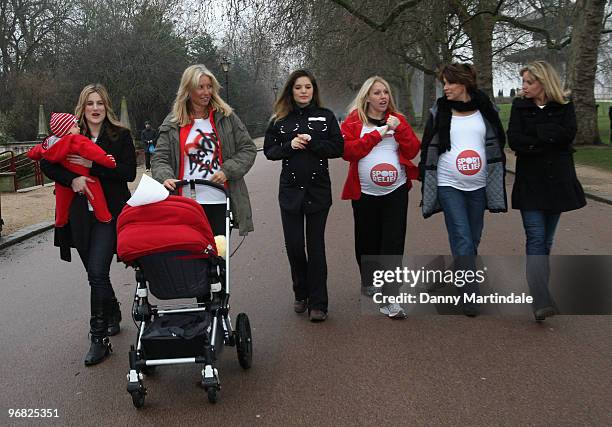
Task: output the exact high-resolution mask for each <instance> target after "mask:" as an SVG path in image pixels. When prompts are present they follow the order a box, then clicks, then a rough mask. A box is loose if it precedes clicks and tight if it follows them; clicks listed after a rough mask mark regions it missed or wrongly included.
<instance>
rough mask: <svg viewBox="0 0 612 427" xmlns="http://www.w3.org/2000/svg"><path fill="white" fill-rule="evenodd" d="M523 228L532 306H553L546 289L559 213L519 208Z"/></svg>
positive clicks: (535, 308)
mask: <svg viewBox="0 0 612 427" xmlns="http://www.w3.org/2000/svg"><path fill="white" fill-rule="evenodd" d="M521 217H522V218H523V227H524V228H525V235H526V244H525V250H526V254H527V268H526V270H527V284H528V285H529V292H530V293H531V296H532V297H533V308H534V310H537V309H539V308H543V307H551V306H552V307H554V305H555V304H554V301H553V299H552V297H551V296H550V292H549V290H548V281H549V279H550V264H549V257H548V256H549V255H550V249H551V248H552V244H553V239H554V237H555V231H556V230H557V224H558V223H559V218H560V217H561V214H559V213H548V212H546V211H530V210H521Z"/></svg>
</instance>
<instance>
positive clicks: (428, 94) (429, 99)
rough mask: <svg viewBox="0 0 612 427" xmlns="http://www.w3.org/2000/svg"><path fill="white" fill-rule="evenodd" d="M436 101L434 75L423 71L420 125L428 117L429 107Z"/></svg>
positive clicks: (422, 125) (423, 123) (425, 121)
mask: <svg viewBox="0 0 612 427" xmlns="http://www.w3.org/2000/svg"><path fill="white" fill-rule="evenodd" d="M434 102H436V76H434V75H432V74H426V73H423V107H422V108H421V123H420V125H421V127H425V123H427V119H428V118H429V109H430V108H431V107H432V106H433V105H434Z"/></svg>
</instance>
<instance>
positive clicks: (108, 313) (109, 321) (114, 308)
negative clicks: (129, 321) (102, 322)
mask: <svg viewBox="0 0 612 427" xmlns="http://www.w3.org/2000/svg"><path fill="white" fill-rule="evenodd" d="M104 316H105V317H106V328H107V330H106V333H107V334H108V336H113V335H117V334H118V333H119V331H120V330H121V328H120V326H119V322H121V308H120V307H119V301H117V298H115V297H113V298H111V299H107V300H105V301H104Z"/></svg>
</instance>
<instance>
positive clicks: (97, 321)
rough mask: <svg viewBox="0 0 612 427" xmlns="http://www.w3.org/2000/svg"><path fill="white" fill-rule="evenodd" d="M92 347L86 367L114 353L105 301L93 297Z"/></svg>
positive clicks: (86, 357) (90, 322) (87, 356)
mask: <svg viewBox="0 0 612 427" xmlns="http://www.w3.org/2000/svg"><path fill="white" fill-rule="evenodd" d="M89 326H90V330H89V333H90V335H91V346H90V347H89V351H88V352H87V355H86V356H85V366H91V365H95V364H97V363H100V362H102V361H103V360H104V359H106V358H107V357H108V356H109V355H110V353H111V352H112V347H111V345H110V341H109V339H108V335H107V331H106V329H107V326H106V319H105V318H104V300H103V299H100V298H96V296H95V295H94V292H93V291H92V295H91V318H90V319H89Z"/></svg>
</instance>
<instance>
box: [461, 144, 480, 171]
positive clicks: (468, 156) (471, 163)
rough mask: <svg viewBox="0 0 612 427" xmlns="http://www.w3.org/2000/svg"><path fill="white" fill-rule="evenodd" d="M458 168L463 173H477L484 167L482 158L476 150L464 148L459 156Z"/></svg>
mask: <svg viewBox="0 0 612 427" xmlns="http://www.w3.org/2000/svg"><path fill="white" fill-rule="evenodd" d="M456 165H457V170H458V171H459V172H461V173H462V174H463V175H476V174H477V173H478V172H480V169H481V168H482V159H481V158H480V156H479V155H478V153H477V152H476V151H474V150H464V151H462V152H461V153H459V155H458V156H457V160H456Z"/></svg>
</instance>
